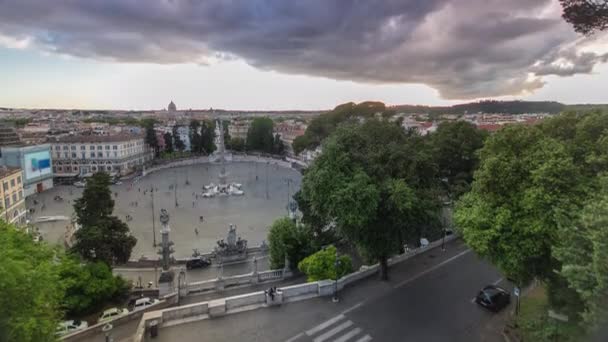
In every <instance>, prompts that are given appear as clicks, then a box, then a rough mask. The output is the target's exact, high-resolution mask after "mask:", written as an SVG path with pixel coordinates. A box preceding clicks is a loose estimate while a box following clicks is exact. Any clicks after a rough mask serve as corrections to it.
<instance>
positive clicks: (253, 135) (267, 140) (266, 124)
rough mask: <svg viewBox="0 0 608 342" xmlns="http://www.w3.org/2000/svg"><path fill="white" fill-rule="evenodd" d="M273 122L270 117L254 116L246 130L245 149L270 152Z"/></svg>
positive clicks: (272, 141) (272, 139)
mask: <svg viewBox="0 0 608 342" xmlns="http://www.w3.org/2000/svg"><path fill="white" fill-rule="evenodd" d="M272 129H273V122H272V119H270V118H255V119H253V121H252V122H251V126H250V127H249V130H248V131H247V140H246V141H247V150H253V151H261V152H266V153H272V152H273V147H274V136H273V135H272Z"/></svg>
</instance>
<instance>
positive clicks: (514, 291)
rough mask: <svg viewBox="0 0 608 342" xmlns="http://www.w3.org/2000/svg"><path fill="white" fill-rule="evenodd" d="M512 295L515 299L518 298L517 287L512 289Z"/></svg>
mask: <svg viewBox="0 0 608 342" xmlns="http://www.w3.org/2000/svg"><path fill="white" fill-rule="evenodd" d="M513 294H514V295H515V297H519V287H515V288H514V289H513Z"/></svg>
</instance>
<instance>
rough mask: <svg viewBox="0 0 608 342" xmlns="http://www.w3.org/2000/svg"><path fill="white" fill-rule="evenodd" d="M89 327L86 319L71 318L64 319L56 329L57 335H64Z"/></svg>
mask: <svg viewBox="0 0 608 342" xmlns="http://www.w3.org/2000/svg"><path fill="white" fill-rule="evenodd" d="M88 327H89V324H88V323H87V322H85V321H80V320H71V321H63V322H61V323H59V324H58V325H57V330H56V331H55V335H57V336H63V335H67V334H71V333H73V332H75V331H78V330H83V329H86V328H88Z"/></svg>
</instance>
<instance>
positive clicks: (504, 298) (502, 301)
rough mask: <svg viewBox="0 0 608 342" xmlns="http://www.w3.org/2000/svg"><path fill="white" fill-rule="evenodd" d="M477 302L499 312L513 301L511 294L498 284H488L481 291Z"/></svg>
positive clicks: (476, 299)
mask: <svg viewBox="0 0 608 342" xmlns="http://www.w3.org/2000/svg"><path fill="white" fill-rule="evenodd" d="M475 302H476V303H477V304H479V305H481V306H483V307H484V308H486V309H489V310H491V311H494V312H498V311H500V310H502V309H503V308H504V307H506V306H507V305H509V304H510V303H511V294H509V292H508V291H507V290H505V289H503V288H501V287H498V286H496V285H488V286H486V287H484V288H483V289H481V291H479V293H478V294H477V297H475Z"/></svg>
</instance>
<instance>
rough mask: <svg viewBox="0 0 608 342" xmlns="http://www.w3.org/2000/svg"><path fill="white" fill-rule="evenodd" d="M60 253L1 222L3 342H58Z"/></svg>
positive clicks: (0, 331)
mask: <svg viewBox="0 0 608 342" xmlns="http://www.w3.org/2000/svg"><path fill="white" fill-rule="evenodd" d="M58 253H59V251H55V250H53V249H51V248H50V247H48V245H46V244H44V243H40V244H37V243H34V242H33V241H32V237H31V236H29V235H27V234H25V233H23V232H22V231H18V230H17V229H15V227H13V226H12V225H8V224H7V223H5V222H4V221H0V259H1V260H2V262H0V293H1V294H2V295H0V341H22V342H46V341H55V339H56V338H55V328H56V327H57V323H58V319H59V317H60V316H61V312H60V301H61V299H62V290H61V284H60V278H59V275H58V272H57V267H56V266H55V261H54V260H55V257H56V255H57V254H58Z"/></svg>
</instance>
